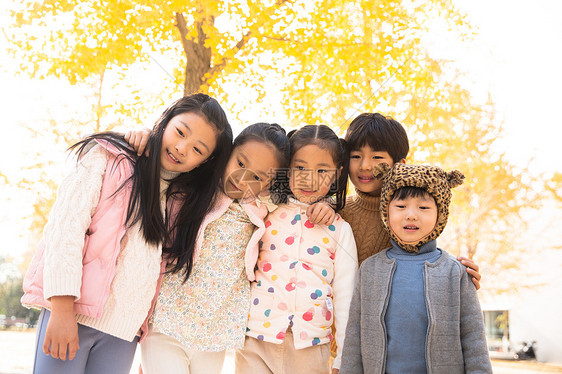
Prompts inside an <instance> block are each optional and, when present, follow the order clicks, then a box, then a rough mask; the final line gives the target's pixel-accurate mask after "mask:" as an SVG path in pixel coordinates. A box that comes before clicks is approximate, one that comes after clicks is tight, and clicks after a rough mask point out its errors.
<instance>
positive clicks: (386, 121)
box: [345, 113, 410, 163]
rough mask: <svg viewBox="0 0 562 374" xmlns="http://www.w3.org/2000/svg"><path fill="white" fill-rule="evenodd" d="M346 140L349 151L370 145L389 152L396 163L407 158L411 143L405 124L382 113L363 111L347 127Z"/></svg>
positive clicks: (379, 150) (376, 149)
mask: <svg viewBox="0 0 562 374" xmlns="http://www.w3.org/2000/svg"><path fill="white" fill-rule="evenodd" d="M345 140H346V142H347V147H348V149H349V151H354V150H357V149H359V148H361V147H363V146H365V145H369V146H370V147H371V148H373V149H374V150H375V151H378V152H388V154H389V155H390V157H392V160H393V161H394V162H395V163H396V162H399V161H400V160H402V159H404V158H406V156H407V155H408V151H409V150H410V145H409V143H408V134H406V130H405V129H404V126H402V124H400V122H398V121H396V120H395V119H393V118H392V117H385V116H383V115H382V114H380V113H362V114H360V115H358V116H357V118H355V119H354V120H353V121H351V123H350V124H349V127H348V128H347V131H346V133H345Z"/></svg>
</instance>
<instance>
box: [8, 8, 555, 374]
mask: <svg viewBox="0 0 562 374" xmlns="http://www.w3.org/2000/svg"><path fill="white" fill-rule="evenodd" d="M561 13H562V3H561V2H559V1H556V0H538V1H535V2H532V3H529V2H525V1H519V0H512V1H508V0H492V1H489V0H488V1H484V0H431V1H420V0H410V1H400V0H398V1H397V0H394V1H388V0H378V1H368V0H363V1H361V0H357V1H355V0H305V1H288V0H277V1H273V0H272V1H262V2H254V1H245V0H231V1H212V0H209V1H203V0H201V1H190V0H183V1H177V0H170V1H167V2H165V3H164V2H162V3H161V2H154V4H151V3H149V2H143V1H134V0H129V1H114V0H108V1H105V2H99V1H93V0H81V1H72V0H37V1H31V0H17V1H15V0H3V1H2V3H1V4H0V28H1V31H2V32H1V33H0V51H1V54H0V113H1V116H2V117H1V119H2V121H1V122H0V123H1V130H2V135H1V136H0V196H2V197H1V200H0V204H1V205H0V222H1V223H0V238H2V241H1V242H0V329H4V330H7V331H10V332H12V331H14V330H25V329H27V328H30V327H33V325H34V323H35V320H36V317H37V313H35V312H33V311H29V310H27V309H25V308H22V307H21V306H20V304H19V298H20V297H21V280H22V276H23V274H24V273H25V270H26V268H27V266H28V264H29V262H30V260H31V257H32V255H33V252H34V250H35V247H36V245H37V243H38V241H39V239H40V237H41V233H42V228H43V226H44V224H45V223H46V221H47V219H48V213H49V210H50V207H51V206H52V204H53V202H54V199H55V197H56V189H57V185H58V183H59V182H60V181H61V180H62V178H63V176H64V175H65V173H66V172H67V171H68V169H69V167H70V166H71V165H72V162H73V159H72V157H68V154H67V152H66V148H67V147H68V146H69V145H70V144H72V143H74V142H76V141H77V140H79V139H80V138H81V137H83V136H85V135H87V134H89V133H92V132H96V131H105V130H115V131H126V130H129V129H140V128H142V127H152V125H153V124H154V123H155V121H156V120H157V119H158V117H159V115H160V114H161V113H162V111H163V110H164V109H165V108H166V107H167V106H168V105H169V104H171V103H172V102H173V101H174V100H176V99H178V98H179V97H181V96H182V95H184V94H189V93H192V92H204V93H208V94H210V95H212V96H214V97H215V98H217V100H218V101H219V102H220V103H221V104H222V105H223V107H224V108H225V109H226V110H227V113H228V115H229V120H230V122H231V124H232V125H233V128H234V129H235V133H237V132H239V131H240V129H242V128H243V127H244V126H246V125H249V124H251V123H254V122H258V121H264V122H277V123H279V124H281V125H283V126H284V127H285V128H286V129H287V130H289V129H291V128H296V127H300V126H303V125H305V124H326V125H329V126H330V127H332V129H334V130H335V131H336V132H338V133H339V134H341V135H342V136H343V134H344V132H345V130H346V128H347V126H348V125H349V122H350V121H351V120H352V119H353V118H354V117H355V116H357V115H358V114H359V113H361V112H380V113H383V114H385V115H390V116H392V117H394V118H395V119H397V120H398V121H399V122H400V123H402V124H403V125H404V126H405V128H406V129H407V132H408V135H409V138H410V142H411V151H410V154H409V156H408V160H407V162H409V163H431V164H436V165H439V166H441V167H443V168H445V169H447V170H449V169H453V168H455V169H460V170H462V171H463V172H464V173H465V175H466V176H467V179H466V181H465V183H464V184H463V185H462V186H461V187H459V188H456V189H455V190H454V192H453V193H454V201H453V203H452V212H451V215H450V221H449V224H448V226H447V228H446V230H445V232H444V235H443V237H442V239H440V242H439V246H440V247H442V248H444V249H446V250H448V251H449V252H451V253H453V254H460V255H464V256H467V257H471V258H474V260H475V261H476V262H477V263H478V264H479V265H480V269H481V273H482V276H483V281H482V289H481V290H480V291H479V293H478V294H479V297H480V300H481V303H482V307H483V309H484V316H485V320H486V331H487V334H488V343H489V347H490V351H491V354H492V355H495V356H496V357H498V358H513V357H514V355H515V353H517V351H518V350H520V349H521V347H522V345H521V344H522V343H524V342H527V343H529V344H530V343H531V342H535V343H534V345H533V347H534V350H535V351H536V358H537V360H538V361H539V362H542V363H562V341H561V340H560V339H559V336H561V335H562V324H561V323H560V321H559V312H560V310H562V271H561V269H562V235H561V234H562V229H561V228H560V227H558V224H559V222H562V209H561V208H562V186H561V180H562V178H561V174H560V173H561V170H562V167H561V166H562V161H561V156H560V151H559V149H560V135H562V130H561V128H562V121H561V119H560V118H561V117H560V115H559V112H558V109H559V107H560V101H561V99H562V94H560V87H561V86H562V69H560V60H561V57H562V52H561V49H560V45H562V23H561V22H559V20H558V19H557V17H558V15H559V14H561ZM2 336H3V335H1V334H0V342H1V341H2V339H3V338H2ZM10 339H13V337H10ZM30 349H31V351H32V350H33V347H30ZM5 354H6V352H0V355H5ZM6 357H8V356H6ZM0 361H2V360H0ZM26 365H28V366H29V363H28V364H26ZM9 370H15V369H13V368H12V369H10V368H8V369H5V368H2V367H0V372H2V371H9Z"/></svg>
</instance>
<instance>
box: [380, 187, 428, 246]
mask: <svg viewBox="0 0 562 374" xmlns="http://www.w3.org/2000/svg"><path fill="white" fill-rule="evenodd" d="M388 221H389V224H390V229H391V230H392V232H394V234H396V236H397V237H398V238H400V240H402V241H403V242H405V243H408V244H415V243H417V242H419V241H420V240H421V239H423V238H425V237H426V236H427V235H429V234H431V232H432V231H433V229H434V228H435V224H436V223H437V205H436V204H435V200H434V199H433V197H432V196H431V195H429V194H424V195H421V196H415V197H412V196H410V197H406V198H404V199H394V200H392V201H391V202H390V204H389V206H388Z"/></svg>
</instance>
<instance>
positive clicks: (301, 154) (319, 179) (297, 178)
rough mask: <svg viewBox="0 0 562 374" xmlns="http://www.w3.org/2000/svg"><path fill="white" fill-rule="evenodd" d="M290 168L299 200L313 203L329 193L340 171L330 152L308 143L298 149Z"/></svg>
mask: <svg viewBox="0 0 562 374" xmlns="http://www.w3.org/2000/svg"><path fill="white" fill-rule="evenodd" d="M290 168H291V175H290V179H289V187H290V188H291V192H292V193H293V195H294V196H295V198H296V199H297V200H298V201H300V202H302V203H307V204H312V203H314V202H316V201H318V200H320V199H322V198H323V197H324V196H326V195H327V194H328V191H330V185H331V184H332V183H333V182H334V181H335V180H336V176H337V171H338V170H337V166H336V164H335V163H334V160H333V157H332V155H331V154H330V152H328V151H327V150H325V149H322V148H320V147H318V146H317V145H315V144H310V145H306V146H304V147H302V148H301V149H299V150H298V151H296V152H295V154H294V155H293V158H292V159H291V165H290ZM340 169H341V167H340Z"/></svg>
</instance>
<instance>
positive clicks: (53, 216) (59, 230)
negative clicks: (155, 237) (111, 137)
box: [44, 146, 177, 341]
mask: <svg viewBox="0 0 562 374" xmlns="http://www.w3.org/2000/svg"><path fill="white" fill-rule="evenodd" d="M107 160H108V154H107V152H106V151H105V150H104V149H103V148H102V147H100V146H95V147H94V148H92V149H91V150H89V151H88V153H87V154H86V155H85V156H84V157H83V158H82V159H81V160H80V162H79V163H78V165H77V166H76V168H75V169H74V170H73V171H72V172H71V173H70V174H69V175H68V176H67V177H66V178H65V180H64V181H63V183H62V184H61V186H60V188H59V190H58V194H57V201H56V202H55V204H54V206H53V209H52V210H51V213H50V217H49V223H48V224H47V226H46V227H45V232H44V235H45V240H46V241H47V242H48V243H49V247H50V249H51V251H53V252H55V253H52V255H53V256H58V257H59V258H60V261H56V262H54V263H53V266H56V267H58V268H57V269H49V271H45V275H44V276H47V274H50V276H51V277H53V278H57V274H63V273H64V272H67V271H70V270H71V269H72V270H73V271H74V269H77V271H81V267H82V246H83V243H84V233H85V232H86V230H87V229H88V226H89V222H90V220H91V215H92V214H93V212H94V211H95V209H96V206H97V203H98V200H99V196H100V190H101V187H102V180H103V175H104V174H105V168H106V164H107ZM175 175H177V174H175V173H169V172H166V171H163V173H162V178H165V179H170V178H173V177H174V176H175ZM165 179H162V180H161V183H160V192H161V199H162V200H161V206H162V208H163V209H164V207H165V203H166V188H167V186H168V182H167V181H166V180H165ZM161 253H162V249H161V246H160V245H151V244H147V243H146V241H145V240H144V237H143V235H142V231H141V227H140V222H137V223H136V224H134V225H133V226H132V227H131V228H129V229H128V230H127V232H126V233H125V236H124V237H123V238H122V239H121V252H120V253H119V255H118V257H117V264H116V268H115V276H114V278H113V281H112V283H111V288H110V294H109V297H108V298H107V300H106V302H105V304H104V307H103V311H102V315H101V317H100V318H98V319H95V318H91V317H87V316H84V315H81V314H77V315H76V319H77V321H78V323H80V324H82V325H86V326H89V327H92V328H95V329H96V330H99V331H102V332H104V333H107V334H110V335H113V336H116V337H118V338H121V339H124V340H128V341H132V340H133V339H134V338H135V336H136V335H137V333H138V330H139V328H140V326H141V325H142V323H143V321H144V320H145V318H146V316H147V314H148V311H149V309H150V305H151V301H152V298H153V297H154V293H155V290H156V282H157V280H158V277H159V275H160V262H161ZM69 259H75V261H74V260H73V261H69ZM49 283H54V284H61V282H57V279H49ZM76 289H80V284H76V285H74V284H64V285H63V286H61V287H59V288H58V289H56V290H55V291H54V293H53V295H74V291H73V290H76Z"/></svg>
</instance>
